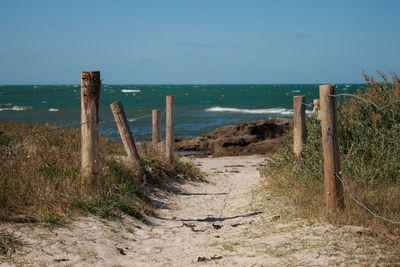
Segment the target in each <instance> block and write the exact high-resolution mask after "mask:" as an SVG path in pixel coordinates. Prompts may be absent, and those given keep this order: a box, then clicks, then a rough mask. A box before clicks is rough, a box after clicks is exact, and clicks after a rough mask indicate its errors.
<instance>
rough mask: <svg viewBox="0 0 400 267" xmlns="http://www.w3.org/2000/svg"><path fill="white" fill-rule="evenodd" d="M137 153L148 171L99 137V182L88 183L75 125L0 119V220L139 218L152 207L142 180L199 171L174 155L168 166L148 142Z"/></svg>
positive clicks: (154, 181) (156, 181)
mask: <svg viewBox="0 0 400 267" xmlns="http://www.w3.org/2000/svg"><path fill="white" fill-rule="evenodd" d="M38 131H39V132H40V133H37V134H34V135H27V136H24V137H16V136H17V135H21V134H29V133H33V132H38ZM139 154H140V156H141V158H142V160H143V162H144V165H145V167H146V169H147V170H148V172H147V174H145V173H144V172H142V171H140V169H139V168H138V167H137V166H135V164H133V163H129V162H128V161H126V160H125V151H124V149H123V146H122V145H121V144H120V143H115V142H111V141H110V140H109V139H107V138H105V137H101V138H100V158H101V159H100V162H101V176H100V181H101V182H100V183H99V184H98V185H96V186H95V187H93V186H91V185H89V184H87V183H86V181H85V180H84V179H83V178H82V177H81V174H80V131H79V130H77V129H56V130H55V129H54V126H52V125H45V126H39V125H32V124H27V123H16V122H2V123H0V222H1V221H3V222H4V221H11V222H39V223H50V224H59V223H63V222H64V221H65V220H66V219H68V218H72V217H76V216H81V215H86V214H94V215H97V216H100V217H103V218H113V217H115V216H119V214H121V212H123V213H126V214H128V215H131V216H134V217H137V218H141V217H142V216H143V215H144V214H147V213H151V212H152V208H151V203H150V200H149V197H148V196H149V194H150V192H149V189H148V187H147V186H146V184H154V185H157V184H159V183H160V182H162V181H163V180H164V177H167V176H168V177H170V178H174V177H177V176H179V177H180V178H190V177H195V176H197V177H198V176H201V173H200V172H199V171H198V170H197V169H196V168H195V167H194V166H193V165H191V164H189V163H183V162H181V161H180V160H179V158H176V161H175V164H174V166H170V165H169V164H167V160H166V158H165V157H164V155H163V153H160V152H159V151H158V150H155V149H153V148H152V147H144V148H141V149H139ZM0 239H1V242H2V241H4V240H5V239H4V238H0Z"/></svg>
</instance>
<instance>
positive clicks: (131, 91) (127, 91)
mask: <svg viewBox="0 0 400 267" xmlns="http://www.w3.org/2000/svg"><path fill="white" fill-rule="evenodd" d="M121 92H122V93H140V92H141V90H132V89H122V90H121Z"/></svg>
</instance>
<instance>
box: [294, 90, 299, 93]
mask: <svg viewBox="0 0 400 267" xmlns="http://www.w3.org/2000/svg"><path fill="white" fill-rule="evenodd" d="M300 92H301V90H292V93H300Z"/></svg>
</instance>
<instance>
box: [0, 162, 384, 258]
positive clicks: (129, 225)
mask: <svg viewBox="0 0 400 267" xmlns="http://www.w3.org/2000/svg"><path fill="white" fill-rule="evenodd" d="M264 159H265V157H263V156H258V155H253V156H238V157H221V158H198V159H187V160H194V161H195V164H196V165H197V166H198V167H199V168H201V169H202V170H203V171H205V172H207V173H208V176H207V180H208V182H200V181H192V182H187V183H183V184H170V185H168V186H167V190H163V191H160V192H159V194H157V198H158V200H159V202H158V205H157V206H158V208H157V209H156V215H155V216H152V217H148V218H146V220H145V221H146V223H144V222H142V221H138V220H135V219H133V218H131V217H129V216H125V215H123V216H121V218H120V219H119V220H115V221H105V220H102V219H99V218H97V217H87V218H80V219H78V220H75V221H73V222H71V223H69V224H68V225H66V226H61V227H58V228H46V227H43V226H32V225H25V224H2V225H1V229H3V230H4V229H5V230H7V231H9V232H11V231H12V232H14V234H15V236H17V237H19V238H20V240H21V241H22V242H23V244H24V245H23V246H22V247H20V248H18V249H17V250H16V251H15V252H14V254H13V255H12V256H11V257H10V258H2V259H0V261H1V264H0V265H1V266H88V265H91V266H216V265H220V266H288V265H290V266H327V265H338V266H345V265H346V266H351V265H353V266H359V265H373V263H374V262H375V261H376V260H378V259H379V257H380V256H381V255H380V252H379V246H378V245H377V243H376V242H375V241H374V240H373V239H372V237H370V236H369V234H368V233H369V230H368V229H365V228H362V227H352V226H343V227H340V228H339V227H335V226H332V225H329V224H326V223H324V224H320V223H310V222H307V221H305V220H300V219H297V220H286V219H285V214H284V213H285V212H290V209H288V207H285V206H283V205H282V203H278V202H276V201H275V200H274V199H271V197H270V196H269V195H268V192H262V193H260V190H258V189H259V188H258V186H259V184H260V182H261V178H260V176H259V173H258V171H257V167H258V166H259V165H260V164H262V162H263V161H264ZM168 191H170V192H168Z"/></svg>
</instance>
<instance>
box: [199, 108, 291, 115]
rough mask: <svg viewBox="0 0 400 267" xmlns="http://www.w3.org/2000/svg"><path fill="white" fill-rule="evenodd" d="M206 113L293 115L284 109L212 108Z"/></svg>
mask: <svg viewBox="0 0 400 267" xmlns="http://www.w3.org/2000/svg"><path fill="white" fill-rule="evenodd" d="M206 111H209V112H234V113H248V114H282V115H290V114H293V110H290V109H286V108H267V109H240V108H223V107H212V108H207V109H206Z"/></svg>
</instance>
